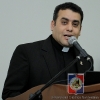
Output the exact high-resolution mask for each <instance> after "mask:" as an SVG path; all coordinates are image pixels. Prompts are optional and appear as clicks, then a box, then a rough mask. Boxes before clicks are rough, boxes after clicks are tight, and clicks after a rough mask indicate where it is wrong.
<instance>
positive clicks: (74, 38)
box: [68, 36, 88, 57]
mask: <svg viewBox="0 0 100 100" xmlns="http://www.w3.org/2000/svg"><path fill="white" fill-rule="evenodd" d="M68 43H69V44H70V45H74V46H75V47H76V48H77V49H78V50H79V51H80V54H81V55H82V56H83V57H87V56H88V54H87V53H86V51H85V50H84V49H83V48H82V47H81V46H80V44H79V43H78V42H77V39H76V37H75V36H71V37H70V38H69V39H68Z"/></svg>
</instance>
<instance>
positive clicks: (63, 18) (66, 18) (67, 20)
mask: <svg viewBox="0 0 100 100" xmlns="http://www.w3.org/2000/svg"><path fill="white" fill-rule="evenodd" d="M61 19H64V20H66V21H69V19H68V18H65V17H62V18H61ZM73 22H78V23H79V20H73Z"/></svg>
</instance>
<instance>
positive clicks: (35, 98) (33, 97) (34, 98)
mask: <svg viewBox="0 0 100 100" xmlns="http://www.w3.org/2000/svg"><path fill="white" fill-rule="evenodd" d="M79 59H80V56H77V57H76V58H75V59H74V60H73V61H72V62H71V63H69V64H68V65H67V66H66V67H65V68H63V69H62V70H61V71H60V72H59V73H58V74H56V75H55V76H54V77H53V78H52V79H51V80H50V81H48V82H47V83H46V84H45V86H44V87H42V88H41V89H40V90H38V91H36V92H35V93H34V94H30V96H29V100H42V94H41V93H42V91H43V90H45V89H46V88H47V87H49V86H50V85H51V84H52V83H53V82H54V81H55V80H56V79H57V78H58V77H59V76H60V75H61V74H62V73H64V72H65V71H66V70H68V69H69V68H70V67H71V66H72V65H74V64H75V63H76V62H77V61H78V60H79Z"/></svg>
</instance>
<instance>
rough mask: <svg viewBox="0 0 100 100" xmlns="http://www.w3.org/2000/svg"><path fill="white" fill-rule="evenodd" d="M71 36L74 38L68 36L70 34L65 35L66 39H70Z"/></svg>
mask: <svg viewBox="0 0 100 100" xmlns="http://www.w3.org/2000/svg"><path fill="white" fill-rule="evenodd" d="M71 36H72V35H68V34H65V35H64V37H65V38H66V39H69V38H70V37H71Z"/></svg>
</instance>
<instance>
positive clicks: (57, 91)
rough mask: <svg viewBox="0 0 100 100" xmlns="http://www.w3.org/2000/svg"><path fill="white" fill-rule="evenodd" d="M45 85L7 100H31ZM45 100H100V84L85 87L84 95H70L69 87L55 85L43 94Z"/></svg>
mask: <svg viewBox="0 0 100 100" xmlns="http://www.w3.org/2000/svg"><path fill="white" fill-rule="evenodd" d="M43 86H44V85H39V86H36V87H33V88H31V89H29V90H27V91H26V92H24V93H22V94H21V95H18V96H15V97H11V98H7V99H6V100H29V95H30V94H34V93H35V92H36V91H37V90H39V89H41V88H42V87H43ZM42 97H43V100H100V83H98V84H93V85H87V86H84V94H77V95H75V94H68V92H67V85H61V84H54V85H51V86H49V87H48V88H46V89H45V90H44V91H43V92H42Z"/></svg>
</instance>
